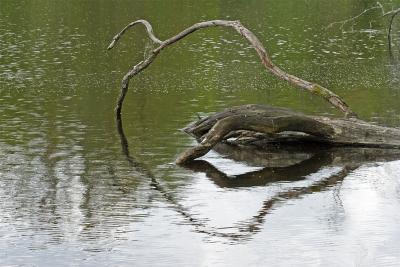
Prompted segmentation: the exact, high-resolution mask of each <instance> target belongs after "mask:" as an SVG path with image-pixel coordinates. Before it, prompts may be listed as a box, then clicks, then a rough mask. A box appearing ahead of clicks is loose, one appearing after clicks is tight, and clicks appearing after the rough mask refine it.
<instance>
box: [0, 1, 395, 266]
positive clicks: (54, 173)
mask: <svg viewBox="0 0 400 267" xmlns="http://www.w3.org/2000/svg"><path fill="white" fill-rule="evenodd" d="M305 2H306V3H305ZM372 4H373V3H371V4H370V5H372ZM383 4H384V3H383ZM388 5H390V4H388ZM385 7H386V6H385ZM363 9H365V3H364V2H363V1H359V0H357V1H356V0H351V1H346V2H344V1H329V0H309V1H292V0H280V1H275V0H267V1H244V0H238V1H230V2H229V3H227V2H226V1H225V2H221V1H208V0H207V1H189V2H188V4H187V5H186V4H185V5H183V4H182V1H176V0H171V1H130V0H121V1H118V2H117V1H80V0H70V1H61V0H37V1H28V0H20V1H14V0H1V1H0V213H1V216H0V266H32V265H34V266H71V265H75V266H132V265H134V266H163V267H164V266H189V265H190V266H298V265H304V266H321V265H323V266H338V265H340V266H353V265H358V266H365V265H370V266H396V265H397V264H398V262H399V261H400V258H399V255H400V250H399V249H400V248H399V246H398V245H396V244H400V241H399V238H398V237H399V236H400V230H399V229H400V228H399V227H398V222H399V221H400V212H399V210H400V202H399V199H400V182H399V179H398V177H399V173H400V164H399V163H400V161H395V162H389V163H382V164H381V163H376V162H373V160H376V161H377V162H383V161H386V160H391V159H393V160H394V159H396V154H395V153H394V154H393V155H394V156H393V158H392V157H391V156H390V155H384V153H382V155H381V157H379V156H378V154H377V153H378V152H379V151H377V152H375V153H372V152H371V153H368V152H365V153H364V152H363V150H359V151H351V150H348V151H347V152H345V151H344V152H340V151H335V150H329V149H327V148H324V149H321V148H312V149H310V150H304V149H303V150H302V149H297V148H293V149H292V150H287V151H286V152H285V149H283V148H282V147H281V148H277V149H276V150H274V149H273V148H269V149H268V150H254V149H249V150H248V151H246V150H245V148H243V149H240V151H239V150H238V148H237V147H236V148H232V147H229V146H221V147H220V148H219V149H218V153H220V154H218V155H216V154H215V152H214V151H213V152H212V153H209V154H208V155H207V156H206V157H204V158H202V160H204V161H206V162H203V163H201V162H198V164H199V165H200V166H198V167H194V166H192V167H193V168H195V169H193V170H192V169H190V168H191V167H188V169H185V168H180V167H177V166H174V165H173V164H169V162H172V161H173V159H174V157H175V156H176V155H177V154H178V153H179V152H181V151H183V150H184V149H185V148H187V147H188V146H192V145H193V144H192V143H191V142H192V139H191V138H190V137H188V136H185V135H183V134H181V133H179V132H177V131H176V129H179V128H181V127H183V126H184V125H186V124H187V123H188V122H189V121H192V120H194V119H195V118H194V117H195V116H196V115H195V114H196V113H200V115H202V112H205V113H208V112H214V111H216V110H220V109H224V108H226V107H229V106H235V105H241V104H249V103H257V104H270V105H275V106H285V107H288V108H291V109H294V110H299V111H303V112H306V113H307V114H316V113H319V114H332V113H333V112H334V111H333V110H330V109H327V105H326V104H325V103H324V102H323V101H320V100H319V99H315V98H313V97H310V96H309V94H303V93H302V92H299V91H297V90H294V89H293V88H291V87H289V86H288V85H287V84H285V83H282V82H281V81H279V80H276V79H274V78H273V77H271V76H270V75H266V74H265V73H264V71H263V69H262V68H260V63H259V61H258V60H257V55H256V54H254V53H252V52H251V51H252V50H251V48H249V47H248V45H247V44H246V43H245V42H243V40H242V38H241V37H240V36H237V35H236V34H234V33H232V32H230V31H224V30H220V29H216V28H215V29H214V28H213V29H208V30H206V31H204V32H198V33H196V34H195V35H193V36H191V37H190V38H189V39H187V40H185V43H184V44H182V45H180V44H178V45H177V46H174V47H171V50H168V51H165V54H163V56H162V57H160V58H158V59H157V60H158V61H157V63H155V64H154V65H152V67H151V68H149V69H148V70H146V73H143V75H141V76H138V77H137V78H138V79H137V80H136V81H135V82H134V83H135V84H134V86H133V87H132V89H133V90H132V91H131V94H129V96H128V100H127V101H126V103H125V104H126V106H125V108H126V109H127V110H129V112H127V113H126V114H125V115H126V117H124V118H125V120H124V130H125V134H126V139H123V138H122V139H121V140H122V141H123V140H125V141H124V142H125V143H126V144H127V141H129V144H130V147H129V148H130V151H128V150H126V151H125V152H124V153H121V144H120V139H119V137H118V134H117V132H116V131H115V118H114V116H113V111H112V110H113V108H114V99H116V98H117V95H118V93H119V87H120V85H119V81H120V80H121V78H122V76H123V75H124V73H125V70H126V69H127V68H128V67H129V66H130V64H131V63H132V62H133V61H134V62H136V61H140V60H142V59H143V56H144V55H143V54H141V53H138V51H143V50H146V48H145V46H146V45H147V44H146V41H145V40H144V39H145V38H141V37H143V36H144V31H143V29H139V28H138V29H137V30H135V31H134V33H133V32H132V33H131V34H129V36H126V37H127V38H128V39H129V41H127V42H123V43H121V44H120V46H119V47H118V48H117V49H118V53H106V52H105V48H106V47H107V45H108V44H109V41H110V39H109V38H110V37H111V36H113V34H115V32H116V31H118V30H119V29H120V26H121V25H125V24H126V23H128V22H130V21H133V20H135V19H139V18H147V19H148V20H149V21H151V23H152V24H153V26H154V28H155V29H154V30H155V31H156V32H158V33H159V34H160V37H166V36H170V35H172V34H175V33H176V32H178V31H180V30H181V29H182V28H185V27H187V26H189V25H192V24H193V23H196V22H198V21H204V20H210V19H216V18H223V19H229V20H230V19H233V20H234V19H239V20H241V21H242V23H243V24H245V25H246V26H248V27H249V28H250V29H254V32H255V33H256V34H257V36H259V37H260V39H261V41H262V42H263V43H265V45H266V47H267V48H268V51H269V52H270V53H271V56H272V57H273V59H274V60H275V61H276V62H277V63H278V64H279V65H282V67H284V68H285V69H287V70H288V71H290V72H293V73H295V74H296V75H298V76H299V77H304V78H306V79H307V80H312V81H315V82H318V83H320V84H323V85H325V86H329V88H331V89H332V90H333V91H335V93H337V94H339V95H341V96H343V97H344V98H345V99H346V101H347V102H348V104H349V105H351V106H352V108H353V109H354V110H356V111H357V112H358V113H359V114H360V116H361V117H362V118H363V119H365V120H367V121H370V120H372V121H375V122H380V123H383V124H385V125H391V126H399V125H400V116H399V114H400V105H399V101H400V94H399V93H398V83H396V82H395V81H398V73H399V72H398V70H397V67H396V66H397V65H396V64H397V63H396V62H394V63H395V64H391V63H390V62H389V57H388V50H387V39H386V32H385V31H384V30H382V29H383V28H382V27H381V25H376V23H373V25H372V28H373V29H371V30H369V31H368V30H362V29H370V28H371V25H370V24H369V21H360V24H358V25H357V27H356V28H357V29H361V30H359V31H358V30H357V29H355V32H352V33H343V32H342V31H340V30H335V29H331V30H329V31H325V30H323V29H322V27H323V25H328V24H329V23H331V22H333V21H337V20H340V19H344V18H348V17H352V16H353V15H354V14H359V13H360V11H362V10H363ZM386 9H387V10H389V9H390V6H387V8H386ZM132 11H134V12H132ZM194 11H196V12H194ZM197 11H201V12H197ZM177 12H178V13H179V14H181V15H180V16H176V14H177ZM277 14H278V15H277ZM372 15H373V14H371V16H372ZM377 21H378V20H377ZM379 21H381V18H379ZM396 21H397V22H395V23H398V22H399V21H400V20H399V19H398V18H397V19H396ZM166 22H168V23H166ZM321 25H322V26H321ZM396 27H397V29H398V26H396V25H395V26H394V28H393V29H394V33H396V34H398V33H397V30H396ZM396 38H397V37H396ZM394 39H395V38H394ZM393 44H394V46H393V48H395V50H394V51H393V52H394V53H395V56H396V53H397V52H398V48H397V47H396V45H398V44H399V42H398V41H396V40H394V41H393ZM222 48H223V49H222ZM388 65H389V68H388ZM391 70H393V71H391ZM139 86H140V87H139ZM122 148H128V146H127V145H122ZM231 148H232V149H231ZM296 150H297V152H296ZM224 151H226V153H225V152H224ZM275 151H276V152H275ZM235 152H237V153H236V154H235ZM129 153H130V154H129ZM379 153H381V152H379ZM121 154H122V155H121ZM254 154H256V156H254ZM363 154H365V155H366V156H365V157H364V156H360V155H363ZM371 154H372V155H371ZM126 155H130V156H131V157H132V158H130V157H127V156H126ZM248 155H250V156H248ZM367 155H369V157H370V160H371V162H372V163H367V162H369V160H368V158H367ZM357 159H359V161H358V162H355V161H356V160H357ZM319 161H321V162H322V163H321V162H319ZM351 162H353V164H352V165H350V166H349V164H348V163H351ZM365 163H367V164H365ZM210 165H211V166H210ZM346 166H347V168H346ZM357 166H360V167H358V168H357ZM345 172H349V173H348V175H347V176H346V177H345V178H344V179H343V180H342V178H341V177H340V175H341V174H343V175H344V173H345ZM328 177H331V178H328ZM335 177H336V178H335ZM335 180H337V181H336V182H335ZM328 184H331V185H328ZM307 191H309V192H307ZM314 191H315V193H312V192H314ZM286 192H287V193H286ZM263 210H264V211H263ZM265 212H266V213H267V214H264V213H265ZM253 217H254V218H253ZM251 228H254V229H251ZM199 232H200V233H199ZM193 259H196V261H194V260H193ZM360 262H361V263H360ZM364 263H365V264H364Z"/></svg>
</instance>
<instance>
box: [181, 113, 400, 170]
mask: <svg viewBox="0 0 400 267" xmlns="http://www.w3.org/2000/svg"><path fill="white" fill-rule="evenodd" d="M183 130H184V131H185V132H186V133H188V134H190V135H192V136H193V137H195V138H196V139H197V140H198V141H199V144H198V145H197V146H196V147H194V148H190V149H188V150H187V151H185V152H184V153H182V154H181V155H180V156H179V157H178V158H177V160H176V163H178V164H182V163H185V162H188V161H191V160H194V159H196V158H198V157H201V156H203V155H205V154H206V153H207V152H208V151H210V150H211V149H212V148H213V147H214V146H215V145H216V144H218V143H219V142H221V141H224V140H230V139H233V138H235V139H236V141H237V140H239V141H240V140H244V141H245V142H246V143H247V144H249V143H254V142H256V143H264V144H268V143H307V144H314V145H315V144H317V145H318V146H322V145H324V146H332V145H333V146H355V147H378V148H396V149H397V148H400V129H396V128H388V127H383V126H377V125H373V124H370V123H367V122H365V121H362V120H359V119H356V118H351V119H334V118H328V117H323V116H308V115H305V114H302V113H299V112H294V111H291V110H289V109H285V108H278V107H271V106H262V105H246V106H238V107H233V108H229V109H227V110H224V111H222V112H218V113H215V114H212V115H210V116H208V117H206V118H203V119H201V120H199V121H197V122H194V123H192V124H190V125H189V126H187V127H186V128H184V129H183Z"/></svg>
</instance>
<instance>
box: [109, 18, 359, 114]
mask: <svg viewBox="0 0 400 267" xmlns="http://www.w3.org/2000/svg"><path fill="white" fill-rule="evenodd" d="M139 22H140V23H142V24H144V25H145V26H146V28H147V32H148V34H149V37H150V38H151V39H152V40H153V41H155V42H157V43H159V44H160V46H159V47H157V48H155V49H154V50H153V51H152V52H151V54H150V56H148V57H147V58H146V59H145V60H144V61H142V62H140V63H138V64H137V65H135V66H134V67H133V68H132V69H131V70H130V71H128V73H127V74H125V76H124V78H123V80H122V88H121V94H120V96H119V98H118V102H117V107H116V114H117V117H119V116H120V115H121V109H122V104H123V101H124V98H125V96H126V93H127V91H128V86H129V80H130V79H131V78H132V77H133V76H135V75H136V74H138V73H139V72H141V71H142V70H144V69H145V68H147V67H148V66H149V65H150V64H151V63H152V62H153V61H154V59H155V58H156V57H157V55H158V54H159V53H160V52H161V50H162V49H164V48H166V47H167V46H169V45H171V44H173V43H175V42H177V41H179V40H181V39H182V38H184V37H186V36H187V35H189V34H191V33H193V32H195V31H197V30H199V29H203V28H208V27H216V26H221V27H230V28H233V29H235V30H236V31H237V32H238V33H239V34H240V35H242V36H243V37H244V38H245V39H246V40H247V41H248V42H249V43H250V44H251V46H252V47H253V48H254V49H255V50H256V52H257V54H258V56H259V58H260V59H261V62H262V64H263V65H264V67H265V68H266V69H267V70H268V71H269V72H271V73H272V74H273V75H275V76H277V77H278V78H281V79H283V80H285V81H287V82H289V83H290V84H292V85H295V86H297V87H300V88H302V89H304V90H307V91H309V92H311V93H312V94H314V95H318V96H320V97H322V98H324V99H325V100H326V101H328V102H329V103H330V104H331V105H332V106H334V107H335V108H337V109H338V110H340V111H342V112H343V113H345V115H346V116H348V115H350V116H355V113H354V112H353V111H352V110H351V109H350V108H349V106H348V105H347V104H346V103H345V102H344V101H343V100H342V99H341V98H340V97H339V96H338V95H336V94H334V93H333V92H331V91H330V90H328V89H327V88H325V87H323V86H321V85H319V84H316V83H312V82H308V81H306V80H303V79H300V78H298V77H296V76H294V75H291V74H289V73H286V72H285V71H283V70H282V69H280V68H279V67H278V66H276V65H275V64H274V63H273V62H272V60H271V59H270V57H269V56H268V53H267V51H266V49H265V48H264V46H263V45H262V43H261V42H260V41H259V39H258V38H257V37H256V36H255V35H254V34H253V33H252V32H251V31H250V30H248V29H247V28H246V27H244V26H243V25H242V24H241V23H240V22H239V21H227V20H211V21H205V22H200V23H196V24H194V25H192V26H190V27H189V28H187V29H185V30H183V31H182V32H180V33H178V34H177V35H175V36H173V37H171V38H169V39H167V40H165V41H162V42H161V41H159V40H158V39H157V38H155V36H154V35H153V33H152V31H151V30H149V29H151V26H150V23H148V22H147V21H145V20H138V21H135V22H132V23H131V24H129V25H128V26H126V27H125V28H124V29H123V30H122V31H121V32H120V33H119V34H117V35H116V36H115V37H114V39H113V40H112V42H111V44H110V45H109V49H111V48H112V47H113V46H114V45H115V43H116V42H117V41H118V39H119V38H120V37H121V36H122V34H123V33H124V32H125V31H126V30H127V29H128V28H129V27H132V26H134V25H135V24H137V23H139ZM148 26H149V27H148ZM154 38H155V39H156V40H154Z"/></svg>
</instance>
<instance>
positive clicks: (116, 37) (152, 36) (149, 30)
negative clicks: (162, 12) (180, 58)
mask: <svg viewBox="0 0 400 267" xmlns="http://www.w3.org/2000/svg"><path fill="white" fill-rule="evenodd" d="M139 23H141V24H143V25H144V26H145V27H146V30H147V34H148V35H149V37H150V39H151V40H152V41H153V42H155V43H157V44H161V43H162V41H161V40H160V39H158V38H157V37H156V36H155V35H154V33H153V27H151V24H150V23H149V22H148V21H147V20H143V19H139V20H136V21H134V22H131V23H129V24H128V25H126V26H125V28H123V29H122V31H120V32H119V33H118V34H117V35H115V36H114V38H113V40H112V41H111V43H110V45H109V46H108V47H107V50H110V49H111V48H113V47H114V46H115V44H116V43H117V42H118V40H119V38H121V36H122V35H123V34H124V33H125V32H126V31H127V30H128V29H129V28H131V27H133V26H135V25H136V24H139Z"/></svg>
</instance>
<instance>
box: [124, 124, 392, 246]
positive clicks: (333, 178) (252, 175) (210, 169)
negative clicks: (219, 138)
mask: <svg viewBox="0 0 400 267" xmlns="http://www.w3.org/2000/svg"><path fill="white" fill-rule="evenodd" d="M117 130H118V133H119V137H120V140H121V148H122V152H123V154H124V155H125V157H126V160H127V161H128V162H129V164H130V166H131V167H132V168H133V170H134V171H135V172H140V173H141V174H142V175H143V177H148V178H149V179H150V187H151V188H153V189H154V190H156V191H157V192H158V193H159V194H161V196H162V197H163V198H164V199H165V201H166V202H167V203H168V204H169V205H170V206H171V207H172V208H173V209H174V210H175V211H176V212H177V213H178V214H180V215H181V216H182V217H183V218H184V219H185V220H186V221H187V222H188V223H189V224H190V225H192V226H193V227H194V229H195V231H196V232H198V233H204V234H206V235H208V236H213V237H222V238H226V239H228V240H231V241H242V240H247V239H249V238H251V237H252V236H253V235H254V234H255V233H257V232H258V231H260V230H261V228H262V226H263V224H264V222H265V220H266V217H267V215H268V214H269V213H270V212H271V210H272V209H274V208H275V206H276V205H277V204H278V203H282V202H285V201H288V200H292V199H299V198H301V197H303V196H305V195H307V194H313V193H318V192H323V191H326V190H331V189H332V188H333V187H335V186H338V185H340V184H341V183H342V181H343V180H344V179H345V178H346V177H347V176H348V174H349V173H350V172H352V171H353V170H355V169H357V168H359V167H360V166H361V165H364V164H366V163H376V162H385V161H390V160H396V159H399V158H400V151H399V150H392V149H375V148H350V147H339V148H335V147H326V146H322V145H320V144H312V143H311V144H302V145H300V146H299V145H293V144H292V145H283V144H273V145H271V146H270V147H269V148H265V147H263V148H262V149H260V148H257V147H254V146H240V145H232V144H229V143H224V144H220V145H218V146H217V147H216V148H215V150H216V151H217V152H219V153H220V154H223V155H224V156H226V157H229V158H233V159H240V161H242V162H245V163H247V164H249V165H254V164H256V165H260V163H263V164H264V166H265V167H263V168H262V169H260V170H257V171H251V172H247V173H244V174H240V175H234V176H230V175H228V174H226V173H224V172H223V171H221V170H219V169H218V168H217V167H215V166H214V165H213V164H211V163H210V162H208V161H205V160H195V161H192V162H190V163H188V164H186V165H184V167H185V168H187V169H189V170H191V171H193V172H197V173H204V174H205V175H206V176H207V177H208V179H210V180H211V181H212V182H213V183H214V184H215V185H217V186H218V187H222V188H226V187H227V188H240V187H253V186H267V185H269V184H272V183H277V182H289V183H292V182H296V181H301V180H305V179H307V177H308V176H309V175H312V174H315V173H317V172H318V171H320V170H321V169H323V168H326V167H340V168H341V169H340V171H338V172H336V173H334V174H331V175H328V176H327V177H324V178H322V179H320V180H317V181H314V182H312V183H310V184H308V185H307V186H303V187H292V188H289V189H284V190H283V191H281V192H278V193H277V194H276V195H274V196H272V197H268V198H267V199H265V200H264V202H263V204H262V207H261V208H260V209H259V210H258V211H257V213H256V214H255V215H254V216H252V217H251V218H249V219H247V220H244V221H240V222H237V223H235V224H234V226H233V227H230V228H229V229H230V230H232V231H231V232H229V233H227V232H226V228H220V227H212V226H209V225H208V224H207V223H206V220H200V219H197V218H195V217H194V215H193V214H192V213H191V211H190V210H189V209H188V208H186V207H184V206H183V205H182V204H180V202H179V200H178V199H177V198H176V197H175V196H174V194H173V193H171V192H170V191H169V190H168V189H167V188H166V187H165V186H164V185H163V184H162V183H161V182H159V180H158V178H157V177H156V176H155V175H154V174H153V173H152V172H151V171H150V170H149V169H148V168H146V166H145V165H144V164H142V163H141V162H140V161H138V160H137V159H136V158H135V157H133V156H132V155H131V154H130V152H129V144H128V141H127V139H126V136H125V133H124V130H123V123H122V120H121V117H117ZM288 157H289V158H288Z"/></svg>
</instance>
